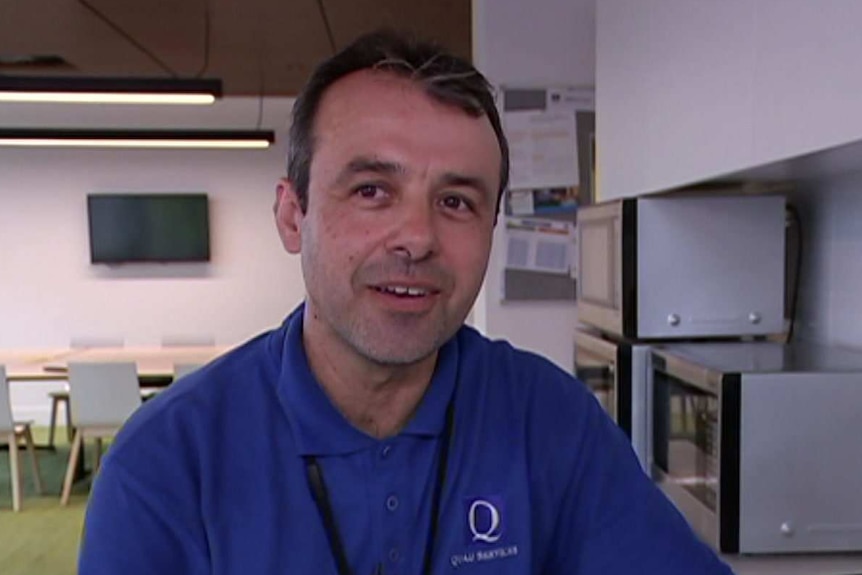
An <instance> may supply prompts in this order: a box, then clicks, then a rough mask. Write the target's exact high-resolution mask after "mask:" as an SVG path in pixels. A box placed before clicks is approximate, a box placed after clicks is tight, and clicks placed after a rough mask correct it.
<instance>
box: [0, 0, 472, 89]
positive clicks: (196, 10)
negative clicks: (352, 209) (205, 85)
mask: <svg viewBox="0 0 862 575" xmlns="http://www.w3.org/2000/svg"><path fill="white" fill-rule="evenodd" d="M207 14H208V15H209V17H208V18H207ZM324 14H325V16H326V20H328V22H329V24H330V26H331V31H332V35H333V37H334V40H335V44H336V48H340V47H343V46H344V45H346V44H347V43H348V42H350V41H351V40H352V39H354V38H355V37H356V36H357V35H359V34H361V33H363V32H366V31H368V30H372V29H374V28H377V27H379V26H389V27H393V28H397V29H404V30H408V31H412V32H415V33H417V34H418V35H420V36H424V37H429V38H434V39H436V40H438V41H440V42H441V43H443V44H444V45H445V46H447V47H448V48H449V49H451V50H453V51H454V52H455V53H457V54H460V55H462V56H465V57H468V58H469V57H470V45H471V44H470V30H471V22H470V0H434V1H421V2H420V1H415V2H408V1H405V0H150V1H145V0H85V1H84V0H0V62H2V59H3V58H4V57H6V58H7V59H8V58H9V57H20V56H26V55H58V56H61V57H62V58H64V59H65V60H66V61H68V63H69V64H70V65H71V68H67V69H62V68H56V69H45V68H40V69H37V68H31V69H28V68H26V67H23V68H22V67H21V66H15V67H11V66H6V67H4V66H3V64H2V63H0V74H4V73H5V74H18V73H37V74H42V75H50V74H55V75H57V74H68V73H76V74H81V75H93V76H120V75H125V76H160V77H165V76H171V75H178V76H184V77H189V76H195V75H199V74H201V73H203V75H205V76H209V77H220V78H222V79H223V81H224V84H225V92H226V93H227V94H230V95H258V94H260V93H265V94H267V95H295V94H296V92H297V91H298V89H299V88H300V87H301V86H302V84H303V83H304V82H305V80H306V78H307V77H308V74H309V73H310V71H311V69H312V68H313V67H314V65H316V64H317V62H319V61H320V60H321V59H322V58H324V57H326V56H328V55H330V54H331V53H332V47H331V44H330V41H329V36H328V34H327V29H326V26H325V20H324ZM207 24H209V43H208V44H207V43H206V42H205V41H204V40H205V38H206V37H207V36H206V32H205V31H206V29H207Z"/></svg>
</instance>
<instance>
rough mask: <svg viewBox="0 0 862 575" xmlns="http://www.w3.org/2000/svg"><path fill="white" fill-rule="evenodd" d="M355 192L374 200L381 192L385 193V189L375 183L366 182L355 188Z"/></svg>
mask: <svg viewBox="0 0 862 575" xmlns="http://www.w3.org/2000/svg"><path fill="white" fill-rule="evenodd" d="M354 193H355V194H356V195H357V196H359V197H361V198H365V199H369V200H373V199H374V198H377V197H378V196H379V195H380V194H382V193H383V190H381V189H380V186H375V185H374V184H366V185H362V186H359V187H358V188H356V190H354Z"/></svg>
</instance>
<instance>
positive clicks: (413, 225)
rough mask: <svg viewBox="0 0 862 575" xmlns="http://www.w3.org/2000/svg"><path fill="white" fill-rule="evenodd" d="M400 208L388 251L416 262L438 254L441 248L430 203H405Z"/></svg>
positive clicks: (424, 201) (414, 201) (415, 201)
mask: <svg viewBox="0 0 862 575" xmlns="http://www.w3.org/2000/svg"><path fill="white" fill-rule="evenodd" d="M399 208H400V209H399V210H398V213H396V214H395V216H396V218H397V220H396V221H395V222H393V229H392V234H391V235H390V237H389V240H388V242H387V245H386V247H387V249H388V250H389V251H391V252H393V253H395V254H398V255H399V256H402V257H404V258H406V259H408V260H410V261H414V262H417V261H421V260H424V259H427V258H429V257H431V256H432V255H434V254H436V253H437V250H438V247H439V246H438V237H437V228H436V220H435V217H434V215H435V214H434V208H433V206H432V205H430V202H428V201H427V200H410V201H404V202H403V203H402V204H401V206H399Z"/></svg>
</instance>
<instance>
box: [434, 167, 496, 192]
mask: <svg viewBox="0 0 862 575" xmlns="http://www.w3.org/2000/svg"><path fill="white" fill-rule="evenodd" d="M440 184H442V185H443V186H452V187H456V188H473V189H475V190H477V191H479V193H481V194H482V195H483V196H486V197H488V196H490V195H491V188H490V187H489V186H488V182H486V181H485V180H484V179H482V178H480V177H479V176H470V175H467V174H459V173H456V172H446V173H445V174H443V175H442V176H440Z"/></svg>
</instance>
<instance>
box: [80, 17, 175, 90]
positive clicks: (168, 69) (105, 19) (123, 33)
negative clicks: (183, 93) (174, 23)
mask: <svg viewBox="0 0 862 575" xmlns="http://www.w3.org/2000/svg"><path fill="white" fill-rule="evenodd" d="M78 2H79V3H80V4H81V5H82V6H84V7H85V8H86V9H87V10H89V11H90V12H92V13H93V14H95V15H96V16H97V17H98V18H99V19H100V20H101V21H102V22H104V23H105V24H107V25H108V26H110V27H111V29H113V30H114V31H115V32H117V33H118V34H119V35H120V36H122V37H123V38H125V39H126V40H128V41H129V42H130V43H131V44H132V45H133V46H134V47H135V48H137V49H138V50H140V51H141V52H143V53H144V54H146V55H147V57H149V58H150V59H151V60H152V61H153V62H155V63H156V64H157V65H158V66H159V67H160V68H161V69H163V70H164V71H165V72H167V73H168V74H170V75H171V76H173V77H174V78H176V77H177V73H176V72H174V70H173V69H172V68H171V67H170V66H168V65H167V64H166V63H164V62H163V61H162V60H161V59H160V58H159V57H158V56H156V55H155V54H153V53H152V52H150V51H149V50H147V48H146V47H145V46H144V45H143V44H141V43H140V42H138V41H137V40H135V39H134V38H133V37H132V36H131V34H129V33H128V32H126V31H125V30H123V29H122V28H120V26H118V25H117V24H116V23H115V22H114V21H113V20H111V19H110V18H108V17H107V16H106V15H105V14H103V13H102V12H101V11H99V10H98V9H97V8H96V7H95V6H93V5H92V4H90V3H89V2H87V0H78Z"/></svg>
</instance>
